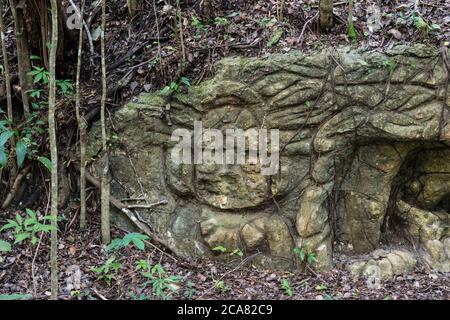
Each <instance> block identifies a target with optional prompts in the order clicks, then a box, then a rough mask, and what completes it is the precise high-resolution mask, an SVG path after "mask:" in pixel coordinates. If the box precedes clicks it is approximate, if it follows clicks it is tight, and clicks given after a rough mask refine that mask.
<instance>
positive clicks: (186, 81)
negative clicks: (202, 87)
mask: <svg viewBox="0 0 450 320" xmlns="http://www.w3.org/2000/svg"><path fill="white" fill-rule="evenodd" d="M180 82H181V83H183V84H184V85H185V86H187V87H189V86H190V85H191V83H190V82H189V79H188V78H186V77H181V78H180Z"/></svg>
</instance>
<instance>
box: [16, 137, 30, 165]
mask: <svg viewBox="0 0 450 320" xmlns="http://www.w3.org/2000/svg"><path fill="white" fill-rule="evenodd" d="M27 147H28V145H27V143H26V142H25V141H24V140H23V139H22V140H19V141H17V143H16V155H17V166H18V167H19V168H20V167H22V164H23V161H24V160H25V156H26V154H27Z"/></svg>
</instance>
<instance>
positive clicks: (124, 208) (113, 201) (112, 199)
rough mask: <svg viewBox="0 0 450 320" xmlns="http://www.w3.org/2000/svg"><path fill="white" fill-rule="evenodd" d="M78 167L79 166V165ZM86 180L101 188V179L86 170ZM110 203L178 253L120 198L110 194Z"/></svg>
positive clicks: (157, 240) (141, 228) (153, 238)
mask: <svg viewBox="0 0 450 320" xmlns="http://www.w3.org/2000/svg"><path fill="white" fill-rule="evenodd" d="M77 169H79V168H78V166H77ZM86 180H87V181H88V182H89V183H91V184H92V185H94V186H95V187H97V188H98V189H100V181H99V180H97V179H96V178H94V177H93V176H92V175H91V174H90V173H88V172H86ZM109 201H110V203H111V204H112V205H113V206H114V207H116V208H117V209H118V210H120V211H121V212H123V213H124V214H125V215H126V216H127V217H128V218H129V219H130V220H131V221H132V222H133V223H134V224H135V225H136V227H138V228H139V230H141V231H143V232H144V233H145V234H146V235H147V236H149V237H150V238H151V239H152V240H154V241H156V242H158V243H159V244H161V245H163V246H164V247H166V248H168V249H169V250H171V251H172V252H174V253H175V254H177V253H176V250H174V248H173V246H171V245H170V244H169V242H168V241H167V240H166V239H163V238H162V237H161V236H160V235H158V234H156V233H155V232H153V231H152V230H151V229H150V228H149V227H148V226H147V225H146V224H145V223H143V222H142V221H140V220H139V219H138V218H137V217H136V215H135V214H134V212H133V211H131V210H130V209H129V208H128V206H127V205H126V204H124V203H122V202H121V201H120V200H118V199H116V198H115V197H113V196H110V199H109Z"/></svg>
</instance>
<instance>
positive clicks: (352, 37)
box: [347, 21, 356, 42]
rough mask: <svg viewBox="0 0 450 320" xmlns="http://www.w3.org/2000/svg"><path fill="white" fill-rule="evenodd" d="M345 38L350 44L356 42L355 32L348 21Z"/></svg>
mask: <svg viewBox="0 0 450 320" xmlns="http://www.w3.org/2000/svg"><path fill="white" fill-rule="evenodd" d="M347 36H348V38H349V39H350V41H351V42H355V41H356V30H355V26H354V25H353V21H350V22H349V24H348V31H347Z"/></svg>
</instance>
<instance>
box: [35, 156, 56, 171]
mask: <svg viewBox="0 0 450 320" xmlns="http://www.w3.org/2000/svg"><path fill="white" fill-rule="evenodd" d="M37 161H39V162H40V163H42V164H43V165H44V167H45V168H47V170H48V171H50V172H52V162H51V161H50V160H49V159H48V158H46V157H38V158H37Z"/></svg>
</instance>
